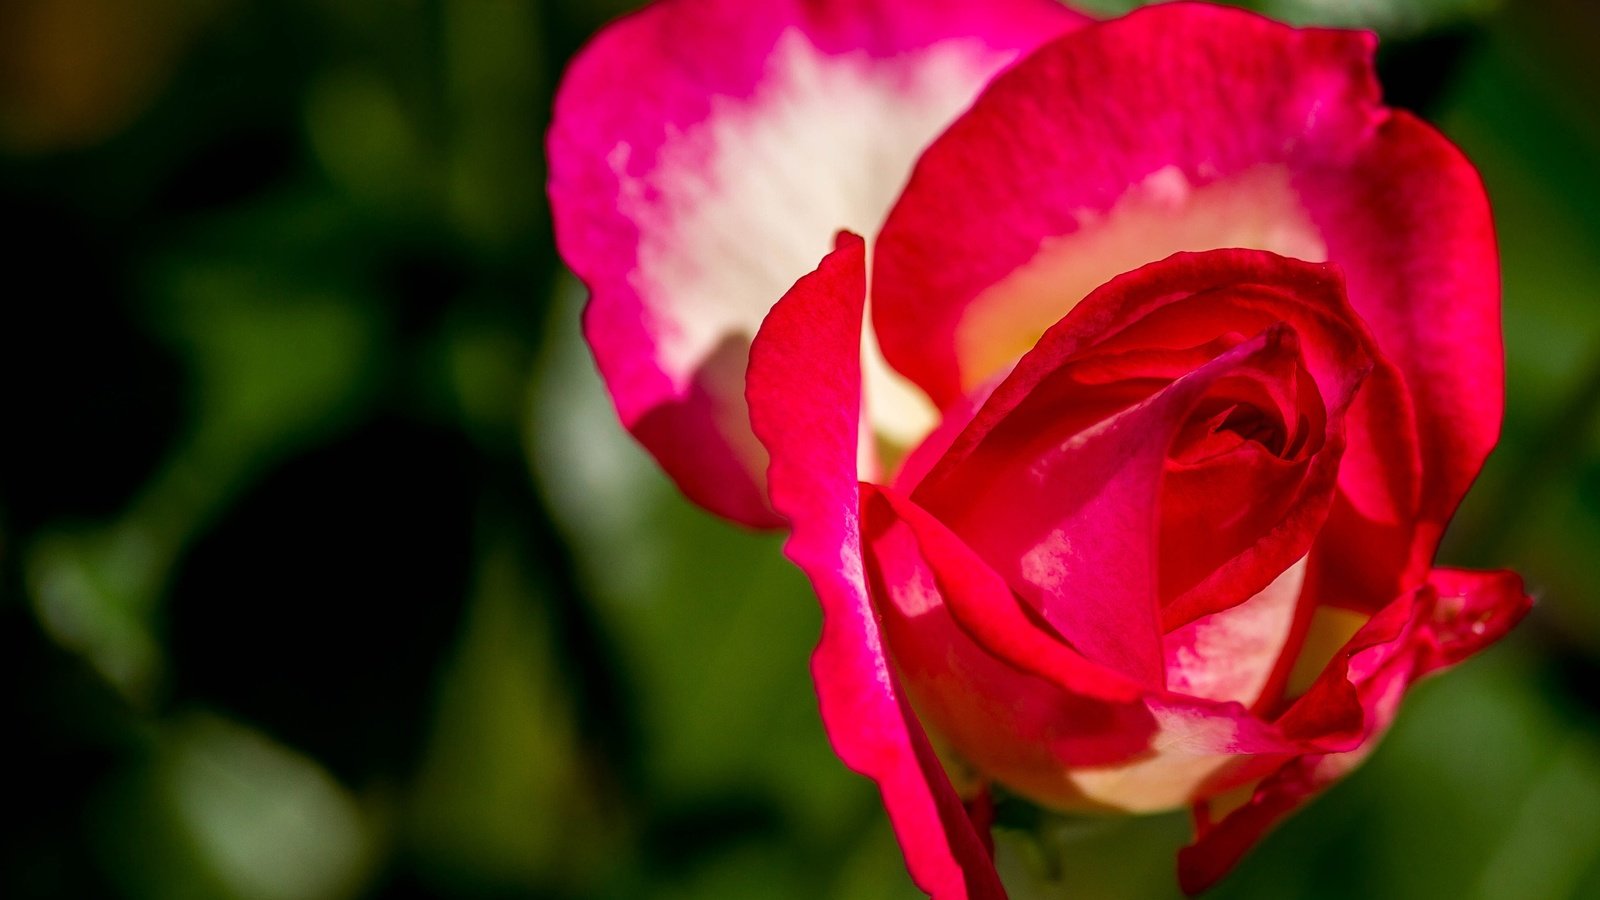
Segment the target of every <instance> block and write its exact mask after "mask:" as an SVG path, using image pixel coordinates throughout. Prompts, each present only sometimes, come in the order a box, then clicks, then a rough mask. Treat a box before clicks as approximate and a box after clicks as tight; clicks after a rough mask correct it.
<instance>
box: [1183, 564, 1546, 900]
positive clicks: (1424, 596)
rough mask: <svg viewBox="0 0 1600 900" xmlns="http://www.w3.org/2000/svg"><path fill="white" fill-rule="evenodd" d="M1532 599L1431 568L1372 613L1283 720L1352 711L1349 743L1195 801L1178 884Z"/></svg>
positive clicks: (1494, 582)
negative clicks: (1252, 783) (1240, 798)
mask: <svg viewBox="0 0 1600 900" xmlns="http://www.w3.org/2000/svg"><path fill="white" fill-rule="evenodd" d="M1530 605H1531V601H1530V600H1529V599H1528V597H1527V595H1526V594H1525V593H1524V592H1523V588H1522V581H1521V579H1519V578H1518V577H1517V576H1515V575H1513V574H1511V573H1510V572H1466V571H1461V570H1455V569H1436V570H1434V572H1433V573H1432V575H1431V577H1430V578H1429V580H1428V583H1427V585H1425V586H1424V587H1422V588H1420V589H1418V590H1417V591H1415V592H1413V593H1412V594H1411V595H1409V596H1407V597H1405V598H1402V599H1401V600H1398V601H1396V602H1395V603H1394V604H1392V605H1391V606H1390V607H1388V608H1387V609H1385V610H1384V611H1383V612H1382V613H1380V614H1379V615H1378V616H1377V617H1375V618H1374V619H1373V620H1372V621H1371V622H1370V623H1368V625H1367V627H1366V628H1363V629H1362V631H1361V632H1359V633H1357V635H1356V636H1355V637H1354V638H1352V639H1351V640H1350V642H1349V644H1348V645H1347V647H1346V649H1345V650H1344V651H1343V652H1342V653H1341V654H1340V657H1341V658H1340V661H1339V663H1338V664H1336V665H1335V666H1332V667H1330V669H1329V671H1328V672H1326V673H1324V676H1323V679H1322V681H1321V682H1320V684H1319V686H1320V687H1322V688H1324V689H1322V690H1319V689H1313V691H1312V692H1310V693H1308V694H1307V695H1306V696H1305V697H1303V698H1301V701H1300V702H1299V703H1298V704H1297V705H1296V708H1295V709H1294V710H1291V714H1290V715H1289V716H1286V717H1285V720H1284V722H1283V724H1284V726H1285V728H1288V729H1295V728H1297V727H1298V728H1300V729H1303V730H1304V729H1310V728H1315V727H1329V726H1332V727H1333V728H1334V730H1335V731H1338V730H1342V729H1343V728H1346V727H1348V725H1349V724H1350V720H1351V716H1350V713H1351V712H1352V711H1354V713H1355V714H1356V715H1355V719H1356V722H1357V723H1358V724H1357V726H1356V727H1357V729H1358V730H1357V731H1356V732H1355V733H1354V734H1353V735H1351V736H1350V737H1351V738H1353V740H1354V746H1353V747H1351V748H1350V749H1346V750H1344V751H1343V752H1334V753H1324V754H1311V755H1307V756H1303V757H1300V758H1297V759H1294V760H1292V761H1290V762H1288V763H1287V764H1285V765H1284V766H1283V767H1282V768H1281V769H1279V770H1278V771H1277V772H1275V773H1273V774H1272V775H1271V776H1269V777H1268V778H1266V779H1265V780H1263V781H1262V782H1261V784H1260V785H1259V786H1258V787H1257V788H1256V789H1255V790H1254V792H1253V793H1252V795H1251V796H1250V797H1249V799H1247V800H1246V801H1245V802H1244V803H1243V804H1242V805H1239V806H1237V807H1236V808H1232V809H1228V808H1225V807H1223V806H1222V805H1221V804H1219V803H1215V802H1208V803H1202V804H1200V805H1198V806H1197V807H1196V809H1195V826H1196V836H1195V840H1194V842H1193V843H1192V844H1190V845H1189V846H1188V847H1185V848H1184V849H1183V850H1182V851H1181V852H1180V853H1179V855H1178V878H1179V882H1180V883H1181V884H1182V886H1183V889H1184V890H1185V891H1187V892H1188V893H1190V894H1197V893H1199V892H1201V891H1203V890H1205V889H1206V888H1207V887H1209V886H1211V885H1212V884H1214V883H1216V881H1217V880H1218V879H1220V878H1221V877H1222V876H1224V875H1226V874H1227V873H1228V871H1229V870H1231V869H1232V868H1233V867H1234V866H1235V865H1236V864H1237V863H1238V861H1239V859H1240V858H1241V857H1243V856H1244V854H1245V853H1246V852H1247V851H1248V850H1249V849H1250V848H1251V847H1252V846H1254V845H1255V844H1256V843H1257V842H1258V841H1259V840H1260V839H1261V836H1262V835H1263V834H1265V833H1266V832H1267V831H1268V830H1269V829H1270V828H1272V826H1274V825H1275V824H1277V823H1278V822H1279V821H1281V820H1282V819H1283V817H1284V816H1286V815H1288V814H1289V813H1291V812H1293V811H1294V810H1295V809H1297V808H1299V807H1300V806H1301V805H1302V804H1303V803H1305V802H1306V801H1307V800H1309V799H1310V798H1311V797H1313V796H1314V795H1316V794H1317V793H1319V792H1321V791H1322V790H1323V789H1324V788H1326V787H1327V786H1328V785H1330V784H1332V783H1333V782H1334V781H1337V780H1338V779H1339V778H1341V777H1343V776H1344V775H1345V774H1346V773H1348V772H1349V771H1350V770H1351V769H1353V768H1355V767H1356V766H1357V765H1359V764H1360V762H1361V761H1362V760H1363V759H1365V757H1366V755H1367V754H1368V753H1369V752H1371V750H1372V748H1373V746H1374V745H1375V744H1376V742H1377V738H1378V737H1379V736H1380V735H1381V734H1382V733H1383V731H1384V730H1386V729H1387V728H1388V726H1389V723H1390V722H1391V721H1393V719H1394V715H1395V712H1396V711H1397V710H1398V708H1399V703H1400V698H1401V697H1402V696H1403V694H1404V693H1405V691H1406V689H1407V688H1408V687H1409V686H1410V685H1411V683H1412V682H1413V681H1415V680H1416V679H1417V678H1420V677H1422V676H1424V675H1427V674H1429V673H1431V672H1433V671H1436V670H1438V669H1440V668H1443V667H1445V666H1449V665H1453V664H1454V663H1456V662H1459V661H1461V660H1463V659H1465V658H1467V657H1468V656H1471V655H1472V654H1474V653H1476V652H1478V651H1479V650H1481V649H1483V648H1484V647H1486V646H1488V645H1489V644H1491V643H1493V642H1494V641H1496V640H1499V639H1500V638H1501V637H1502V636H1504V635H1505V633H1506V632H1507V631H1509V630H1510V629H1511V627H1512V626H1513V625H1515V624H1516V623H1517V622H1518V621H1519V620H1520V619H1521V618H1522V616H1523V615H1524V614H1526V613H1527V611H1528V608H1529V606H1530ZM1335 688H1337V689H1335ZM1313 707H1322V708H1313ZM1330 738H1331V740H1330V743H1333V742H1335V741H1337V740H1339V738H1338V737H1336V736H1334V735H1332V734H1330Z"/></svg>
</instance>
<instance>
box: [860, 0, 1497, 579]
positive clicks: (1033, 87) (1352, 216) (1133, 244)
mask: <svg viewBox="0 0 1600 900" xmlns="http://www.w3.org/2000/svg"><path fill="white" fill-rule="evenodd" d="M1373 45H1374V42H1373V39H1372V36H1371V35H1368V34H1364V33H1357V32H1344V31H1325V30H1295V29H1291V28H1288V27H1287V26H1283V25H1280V24H1277V23H1274V22H1270V21H1268V20H1266V19H1263V18H1260V17H1258V16H1255V15H1253V14H1250V13H1246V12H1241V11H1238V10H1229V9H1224V8H1221V7H1213V6H1207V5H1198V4H1188V3H1173V4H1161V5H1156V6H1151V7H1148V8H1145V9H1141V10H1138V11H1136V12H1134V13H1131V14H1130V15H1128V16H1126V17H1124V18H1121V19H1117V20H1114V21H1110V22H1106V23H1103V24H1099V25H1095V26H1092V27H1090V28H1086V29H1083V30H1081V31H1078V32H1076V33H1074V34H1071V35H1068V36H1067V37H1064V38H1062V39H1059V40H1057V41H1056V42H1054V43H1052V44H1050V45H1048V46H1045V47H1043V48H1041V49H1040V50H1039V51H1037V52H1035V53H1034V54H1032V55H1031V56H1029V57H1028V58H1027V59H1026V60H1025V61H1024V62H1022V63H1020V64H1018V65H1017V66H1016V67H1014V68H1013V69H1012V70H1010V71H1009V72H1007V73H1005V74H1004V75H1003V76H1001V77H999V78H997V79H996V80H995V82H994V83H993V84H992V85H991V86H990V88H988V89H987V90H986V91H985V92H984V94H983V95H982V97H981V98H980V99H979V100H978V102H976V103H975V104H974V106H973V108H972V109H971V110H970V111H969V112H968V113H967V114H966V115H964V116H963V117H962V118H961V119H960V120H958V121H957V122H956V123H955V124H954V125H952V127H951V128H950V129H949V130H948V131H947V132H946V133H945V134H944V135H943V136H941V138H940V139H939V140H938V141H936V142H935V143H934V144H933V145H932V146H931V147H930V148H929V150H928V152H927V153H926V154H925V155H924V157H923V159H922V160H921V161H920V162H919V163H918V166H917V169H916V171H915V173H914V175H913V177H912V180H911V183H910V184H909V185H908V187H907V190H906V192H905V194H904V195H903V197H902V199H901V201H900V202H899V203H898V204H897V205H896V207H895V209H894V210H893V212H892V213H891V215H890V217H889V221H888V223H887V224H886V225H885V227H884V231H883V234H882V236H881V239H880V242H879V244H878V247H877V256H876V259H875V268H874V286H873V298H874V300H873V302H874V321H875V326H876V328H877V330H878V333H879V337H880V341H881V344H882V346H883V349H884V353H885V355H886V357H887V358H888V360H889V362H890V363H891V364H892V365H894V366H895V367H896V368H897V369H898V370H900V371H901V372H903V373H905V374H906V375H907V376H908V377H910V378H911V379H912V380H913V381H915V382H916V383H917V384H919V385H921V386H922V387H923V388H924V389H925V390H927V391H928V392H929V393H930V395H931V396H932V397H933V398H934V400H935V402H936V403H939V404H941V405H944V404H946V403H948V402H950V401H951V399H952V398H954V397H955V396H958V395H959V394H960V393H961V392H962V391H963V390H965V389H968V388H970V387H972V386H974V385H976V384H980V383H982V382H983V381H984V380H986V379H987V378H988V377H990V375H991V373H993V372H994V371H996V370H998V369H1000V368H1003V367H1004V366H1005V365H1007V364H1009V362H1010V361H1012V360H1015V359H1016V358H1017V357H1018V356H1020V355H1021V353H1022V352H1023V351H1024V350H1026V348H1027V347H1029V346H1031V344H1032V343H1033V341H1034V340H1035V339H1036V338H1037V336H1038V335H1039V334H1040V333H1041V332H1042V331H1043V330H1044V329H1045V328H1047V327H1048V326H1049V325H1050V324H1051V323H1053V322H1055V321H1056V320H1057V319H1058V318H1060V316H1061V315H1062V314H1064V313H1065V312H1066V310H1067V309H1069V308H1071V306H1072V305H1073V304H1075V303H1076V302H1078V300H1079V299H1081V298H1082V297H1083V296H1085V295H1086V294H1087V293H1088V292H1089V291H1090V290H1091V289H1093V288H1094V287H1095V286H1096V285H1099V284H1101V283H1102V282H1104V281H1106V280H1107V279H1108V278H1109V277H1111V276H1112V275H1115V274H1117V273H1119V272H1123V271H1128V270H1132V269H1134V268H1137V267H1138V266H1139V265H1142V264H1144V263H1146V262H1150V261H1153V260H1156V259H1160V258H1162V257H1165V256H1167V255H1168V254H1169V253H1172V252H1174V251H1178V250H1203V249H1209V248H1215V247H1254V248H1260V249H1268V250H1272V251H1274V252H1277V253H1280V254H1283V255H1285V256H1293V257H1297V258H1301V259H1306V260H1311V261H1321V260H1328V261H1331V262H1333V263H1335V264H1337V265H1338V266H1339V267H1340V268H1341V269H1342V270H1343V271H1344V272H1345V273H1346V275H1347V276H1348V279H1349V294H1350V301H1351V304H1352V305H1353V306H1354V307H1355V309H1356V310H1357V311H1358V312H1359V313H1360V314H1361V316H1362V317H1363V318H1364V319H1366V321H1367V322H1368V324H1369V325H1370V327H1371V328H1372V330H1373V333H1374V336H1375V337H1376V339H1377V343H1378V346H1379V348H1380V350H1381V351H1382V353H1383V355H1384V356H1386V357H1388V358H1389V359H1391V360H1392V361H1393V362H1394V364H1395V366H1396V367H1397V369H1398V371H1399V372H1400V373H1401V374H1402V375H1403V377H1404V380H1405V382H1406V386H1407V387H1408V389H1409V392H1410V395H1411V397H1410V400H1411V401H1414V404H1413V405H1412V408H1410V409H1409V410H1405V409H1402V408H1400V407H1391V408H1386V409H1384V410H1381V411H1379V412H1381V413H1382V414H1389V413H1396V412H1409V414H1410V416H1412V417H1413V419H1414V422H1415V430H1416V432H1417V434H1418V436H1419V443H1420V446H1421V462H1422V466H1421V471H1422V472H1423V473H1424V474H1425V477H1426V479H1427V482H1426V484H1425V485H1423V488H1422V490H1421V491H1420V495H1421V497H1422V500H1421V508H1420V515H1421V517H1422V519H1423V520H1424V521H1426V522H1427V523H1430V524H1431V525H1432V526H1434V527H1433V532H1432V534H1431V535H1423V536H1421V537H1419V539H1418V540H1417V547H1418V548H1420V549H1418V551H1417V552H1416V553H1415V554H1412V553H1409V552H1401V553H1399V554H1398V556H1399V557H1400V562H1401V563H1407V562H1409V563H1412V564H1416V563H1418V561H1419V560H1420V564H1421V565H1422V566H1425V565H1426V562H1427V559H1428V557H1429V556H1431V553H1432V549H1433V546H1432V545H1433V543H1434V540H1433V539H1434V538H1436V537H1437V532H1438V527H1439V526H1440V525H1442V523H1443V522H1444V521H1445V519H1447V518H1448V515H1449V513H1450V511H1451V510H1452V509H1453V508H1454V506H1455V504H1456V502H1457V501H1459V499H1460V496H1461V494H1462V493H1463V491H1464V490H1465V488H1466V485H1467V484H1468V482H1470V480H1471V478H1472V476H1473V474H1474V473H1476V471H1477V469H1478V466H1479V465H1480V464H1481V462H1482V460H1483V458H1484V456H1485V455H1486V454H1487V452H1488V450H1489V448H1490V447H1491V446H1492V445H1493V443H1494V440H1495V436H1496V434H1497V432H1498V428H1499V416H1500V408H1501V395H1502V388H1501V375H1502V365H1501V345H1500V333H1499V286H1498V273H1497V266H1496V261H1495V258H1496V252H1495V246H1494V239H1493V233H1492V227H1491V224H1490V219H1489V214H1488V204H1487V202H1486V200H1485V198H1484V193H1483V189H1482V186H1481V183H1480V182H1479V180H1478V178H1477V175H1476V173H1475V172H1474V171H1473V170H1472V167H1471V166H1470V164H1468V163H1467V162H1466V161H1465V160H1464V159H1463V158H1462V157H1461V155H1460V153H1459V152H1457V151H1456V150H1455V149H1454V148H1453V147H1452V146H1451V145H1450V144H1449V142H1448V141H1446V140H1445V139H1444V138H1442V137H1440V136H1439V135H1438V133H1437V132H1435V131H1433V130H1432V129H1431V128H1429V127H1428V126H1426V125H1424V124H1422V123H1420V122H1418V121H1417V120H1416V119H1414V118H1412V117H1410V116H1408V115H1406V114H1404V113H1395V112H1392V111H1390V110H1388V109H1386V108H1384V107H1382V106H1381V105H1380V104H1379V97H1378V88H1377V84H1376V81H1375V80H1374V78H1373V73H1372V66H1371V53H1372V49H1373ZM1369 486H1370V484H1369ZM1344 487H1345V488H1346V490H1345V499H1346V500H1347V501H1349V504H1350V507H1351V512H1352V514H1353V515H1354V516H1356V517H1358V518H1359V517H1365V518H1367V519H1370V520H1372V521H1373V522H1374V523H1376V524H1377V525H1379V526H1381V525H1382V523H1383V522H1385V521H1388V520H1389V517H1390V515H1391V514H1392V513H1393V509H1392V507H1394V506H1396V505H1397V504H1396V503H1395V502H1394V500H1395V498H1393V497H1385V496H1382V495H1381V493H1379V494H1378V495H1377V496H1374V492H1373V491H1371V490H1369V491H1366V492H1362V491H1360V490H1357V488H1358V487H1359V486H1357V485H1354V484H1347V485H1344ZM1386 507H1390V508H1386ZM1341 515H1344V514H1341ZM1351 527H1354V526H1353V525H1352V526H1351ZM1399 537H1401V538H1402V540H1399V541H1398V542H1397V541H1396V540H1394V538H1393V537H1391V538H1390V539H1389V541H1388V543H1389V544H1390V545H1395V544H1396V543H1398V544H1399V546H1401V547H1402V548H1407V547H1408V542H1407V541H1405V540H1403V538H1404V537H1405V536H1404V535H1401V536H1399ZM1314 568H1315V567H1314ZM1387 568H1390V569H1392V568H1394V566H1388V567H1387ZM1368 574H1369V575H1370V576H1371V577H1367V578H1365V579H1364V581H1365V582H1367V583H1370V584H1371V585H1372V586H1373V589H1377V588H1378V587H1379V586H1380V585H1378V582H1379V581H1381V579H1378V578H1377V577H1376V573H1368ZM1416 574H1418V575H1420V572H1417V573H1416ZM1314 577H1316V576H1314ZM1391 596H1393V595H1392V594H1390V595H1388V596H1383V597H1382V600H1381V602H1386V601H1387V600H1388V599H1389V597H1391Z"/></svg>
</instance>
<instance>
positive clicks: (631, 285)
mask: <svg viewBox="0 0 1600 900" xmlns="http://www.w3.org/2000/svg"><path fill="white" fill-rule="evenodd" d="M1080 21H1082V20H1081V18H1080V17H1078V16H1077V15H1076V14H1073V13H1069V12H1066V11H1065V10H1064V9H1063V8H1062V7H1060V6H1059V5H1058V4H1056V3H1054V2H1051V0H994V2H985V3H976V2H961V0H938V2H932V3H926V2H913V0H866V2H861V0H855V2H847V0H772V2H762V3H748V2H741V0H661V2H658V3H656V4H654V5H652V6H650V7H648V8H646V9H645V10H643V11H641V12H639V13H637V14H635V15H633V16H630V17H628V18H626V19H624V20H622V21H619V22H617V23H616V24H614V25H612V26H611V27H610V28H608V29H607V30H606V31H605V32H604V33H602V34H601V35H600V36H599V37H598V38H597V39H596V40H595V41H594V42H593V43H592V44H591V45H590V46H589V47H588V49H587V50H586V51H585V52H584V53H583V54H582V55H581V56H580V57H579V58H578V59H577V61H576V62H574V63H573V65H572V68H571V69H570V70H569V71H568V73H567V75H566V78H565V80H564V81H563V84H562V89H561V92H560V94H559V96H558V97H557V100H556V109H555V124H554V126H553V128H552V130H551V134H550V148H549V150H550V168H551V174H550V188H549V190H550V200H551V207H552V210H553V212H554V216H555V225H556V238H557V242H558V244H559V245H560V248H561V252H562V256H563V257H564V258H565V259H566V260H567V262H568V263H569V264H570V265H571V266H572V268H573V270H574V271H576V272H577V274H578V276H579V277H580V278H582V279H583V280H584V282H585V283H586V284H588V286H589V288H590V290H591V292H592V299H591V301H590V305H589V308H588V309H587V311H586V313H585V331H586V333H587V335H588V337H589V341H590V344H591V346H592V347H593V348H594V352H595V358H596V361H597V362H598V363H599V367H600V371H601V374H602V375H603V377H604V378H605V380H606V383H607V386H608V387H609V388H610V390H611V393H612V396H613V398H614V399H615V401H616V404H617V410H618V412H619V414H620V415H621V417H622V420H623V423H624V424H625V425H626V426H627V427H628V428H629V430H631V431H632V432H633V433H634V435H635V436H636V437H638V438H639V439H640V440H641V441H642V442H643V443H644V444H645V446H646V447H648V448H649V449H650V451H651V452H652V453H654V454H655V455H656V457H657V459H658V460H660V462H661V464H662V465H663V467H665V468H666V470H667V471H668V473H669V474H671V475H672V476H673V478H675V479H676V480H677V481H678V483H679V485H680V486H681V487H682V488H683V489H684V491H685V492H686V493H687V494H688V495H689V496H690V497H691V498H693V499H694V500H696V501H697V502H699V503H701V504H703V505H705V506H706V507H708V508H709V509H711V510H712V511H714V512H717V513H719V514H721V515H724V516H728V517H730V518H733V519H736V520H739V521H742V522H745V523H748V524H752V525H772V524H776V522H777V520H776V518H775V517H774V516H773V514H772V512H771V510H770V509H769V508H768V507H767V503H766V500H765V497H764V494H763V491H762V476H763V473H764V469H765V456H764V452H763V450H762V447H761V445H760V444H759V443H758V442H756V441H755V439H754V438H753V437H752V435H751V434H750V429H749V424H748V418H747V414H746V412H745V409H744V401H743V384H744V381H743V378H744V371H745V365H746V359H747V353H748V349H749V343H750V339H751V337H752V335H754V333H755V331H756V328H757V326H758V325H759V324H760V322H761V320H762V318H763V317H764V316H765V315H766V313H767V310H768V309H769V308H770V307H771V306H772V304H773V303H774V302H775V301H776V300H777V298H778V297H779V296H781V295H782V294H783V292H784V291H786V290H787V289H788V288H789V287H790V286H791V285H792V284H793V283H794V280H795V279H796V278H798V277H799V276H801V275H803V274H805V273H806V272H808V271H810V270H811V267H812V265H813V264H814V263H815V261H816V260H817V259H818V258H819V257H821V255H822V254H823V253H824V252H825V251H826V250H827V248H828V242H829V240H831V238H832V236H833V235H834V233H835V232H836V231H838V230H839V229H841V228H852V229H855V230H857V231H860V232H861V233H864V234H869V235H870V234H873V233H875V232H876V231H877V229H878V226H879V224H880V223H881V220H882V217H883V214H884V213H885V211H886V210H887V209H888V207H889V204H890V203H891V202H892V201H893V200H894V198H895V196H896V195H897V194H898V193H899V190H900V188H901V186H902V185H903V183H904V180H905V177H906V173H907V172H908V171H909V169H910V166H911V163H912V162H913V160H914V159H915V158H916V156H917V154H919V153H920V152H921V150H922V149H923V147H924V146H925V145H926V144H927V142H928V141H929V140H931V139H932V138H933V136H934V135H935V134H937V133H938V132H939V131H940V130H941V129H942V128H943V127H944V126H945V125H946V124H947V123H948V122H949V120H950V119H951V118H953V117H954V116H955V115H956V114H957V113H959V112H960V111H961V110H962V109H964V108H965V107H966V105H967V104H968V103H969V102H970V101H971V99H972V97H973V96H974V95H975V94H976V93H977V92H978V90H979V89H980V88H981V87H982V86H983V85H984V84H985V83H986V82H987V81H988V80H989V78H990V76H992V75H993V74H994V72H995V71H997V70H998V69H999V68H1000V67H1001V66H1003V65H1005V64H1006V63H1008V62H1010V61H1011V60H1012V59H1013V58H1015V56H1016V55H1017V54H1018V53H1019V52H1022V51H1025V50H1029V49H1031V48H1032V47H1034V46H1036V45H1037V44H1038V43H1039V42H1041V41H1043V40H1046V39H1048V38H1050V37H1052V36H1054V35H1057V34H1060V33H1061V32H1062V31H1064V30H1065V29H1068V28H1071V27H1074V26H1075V25H1076V24H1078V23H1079V22H1080Z"/></svg>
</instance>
